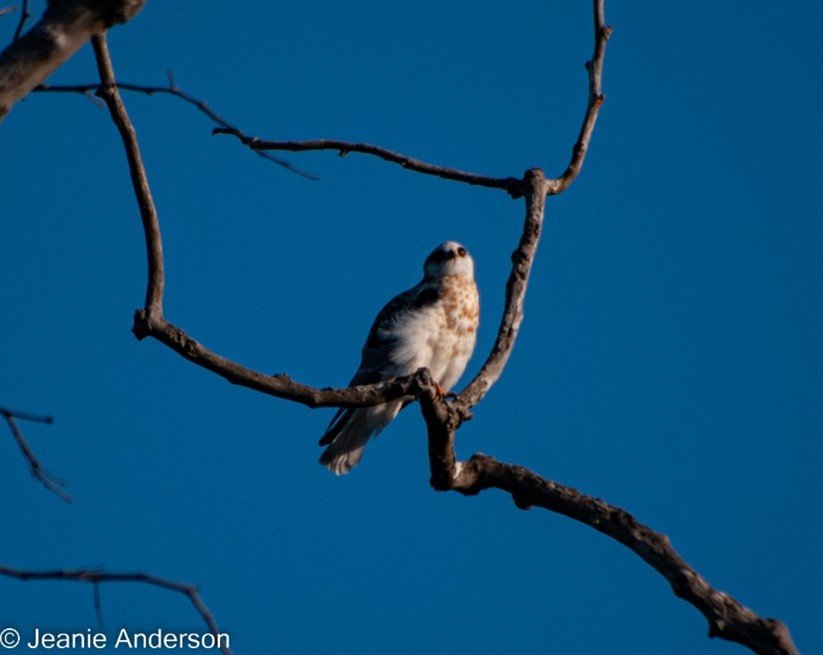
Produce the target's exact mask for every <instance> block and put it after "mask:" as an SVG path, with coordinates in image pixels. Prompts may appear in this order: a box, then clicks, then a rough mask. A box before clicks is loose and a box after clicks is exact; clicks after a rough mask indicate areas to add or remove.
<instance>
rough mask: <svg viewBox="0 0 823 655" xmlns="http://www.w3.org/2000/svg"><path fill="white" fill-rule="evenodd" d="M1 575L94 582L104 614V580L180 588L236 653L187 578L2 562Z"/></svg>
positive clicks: (228, 654) (228, 653)
mask: <svg viewBox="0 0 823 655" xmlns="http://www.w3.org/2000/svg"><path fill="white" fill-rule="evenodd" d="M0 575H4V576H6V577H9V578H14V579H16V580H21V581H29V580H65V581H69V582H87V583H90V584H92V585H94V588H95V611H96V612H97V614H98V618H99V616H100V609H99V596H98V595H97V587H98V586H99V585H100V584H102V583H104V582H137V583H141V584H147V585H151V586H154V587H160V588H161V589H168V590H170V591H176V592H177V593H180V594H183V595H184V596H186V597H187V598H188V599H189V601H190V602H191V604H192V605H193V606H194V608H195V609H196V610H197V612H198V613H199V614H200V616H202V617H203V621H205V623H206V625H207V626H208V628H209V632H210V633H211V634H212V635H214V637H215V639H218V642H217V643H219V644H220V650H221V651H222V652H223V654H224V655H232V650H231V648H230V647H228V646H225V645H223V644H222V641H220V640H219V635H220V634H221V632H220V630H219V628H218V627H217V621H216V620H215V618H214V614H212V613H211V610H209V608H208V606H207V605H206V604H205V603H204V602H203V599H202V598H201V597H200V591H199V589H198V588H197V587H195V586H194V585H191V584H187V583H185V582H175V581H174V580H167V579H165V578H160V577H158V576H156V575H151V574H150V573H107V572H104V571H94V570H89V569H58V570H54V571H24V570H21V569H13V568H10V567H8V566H3V565H0Z"/></svg>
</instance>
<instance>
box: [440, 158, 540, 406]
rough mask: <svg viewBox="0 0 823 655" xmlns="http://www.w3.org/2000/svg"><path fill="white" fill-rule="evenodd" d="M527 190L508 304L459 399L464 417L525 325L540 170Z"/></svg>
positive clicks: (537, 227) (537, 232)
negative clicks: (483, 358) (485, 353)
mask: <svg viewBox="0 0 823 655" xmlns="http://www.w3.org/2000/svg"><path fill="white" fill-rule="evenodd" d="M523 179H524V182H525V185H524V186H525V187H526V220H525V223H524V224H523V233H522V235H521V236H520V243H519V244H518V246H517V250H515V251H514V252H513V253H512V257H511V259H512V269H511V273H509V279H508V280H507V282H506V303H505V307H504V310H503V317H502V319H501V321H500V327H499V328H498V330H497V339H495V342H494V346H493V347H492V350H491V353H489V356H488V358H486V362H485V363H484V364H483V367H482V368H481V369H480V372H479V373H478V374H477V375H476V376H475V377H474V379H473V380H472V381H471V382H470V383H469V385H468V386H467V387H466V388H465V389H464V390H463V391H462V392H461V393H460V394H459V395H458V397H457V401H456V403H455V408H456V409H459V410H460V411H461V412H463V413H464V414H465V413H466V412H468V410H470V409H471V408H472V407H474V406H475V405H477V403H479V402H480V401H481V400H482V399H483V396H485V395H486V394H487V393H488V391H489V389H491V387H492V385H493V384H494V383H495V382H496V381H497V380H498V378H499V377H500V375H501V374H502V373H503V368H504V367H505V366H506V362H508V361H509V355H511V352H512V349H513V348H514V342H515V339H516V338H517V333H518V331H519V330H520V324H521V323H522V322H523V301H524V299H525V297H526V286H527V284H528V281H529V274H530V273H531V268H532V264H533V263H534V256H535V254H536V252H537V243H538V241H539V240H540V234H541V232H542V230H543V218H544V215H545V198H546V184H547V181H546V178H545V177H543V172H542V171H541V170H540V169H539V168H535V169H533V170H531V171H527V172H526V175H525V176H524V178H523Z"/></svg>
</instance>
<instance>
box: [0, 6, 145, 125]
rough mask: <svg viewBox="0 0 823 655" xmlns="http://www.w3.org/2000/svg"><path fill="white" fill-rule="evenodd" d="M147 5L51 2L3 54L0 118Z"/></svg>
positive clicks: (1, 58) (0, 54)
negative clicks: (98, 37)
mask: <svg viewBox="0 0 823 655" xmlns="http://www.w3.org/2000/svg"><path fill="white" fill-rule="evenodd" d="M144 2H145V0H62V1H61V2H50V3H49V4H48V7H47V9H46V11H45V13H44V14H43V18H42V19H41V20H40V21H39V22H38V23H37V24H36V25H35V26H34V27H33V28H32V29H31V30H30V31H29V32H28V33H26V34H25V35H23V36H21V37H20V38H15V40H14V41H13V42H12V44H11V45H10V46H8V47H7V48H6V49H5V50H3V52H2V53H0V118H3V116H5V115H6V114H8V113H9V111H11V108H12V107H13V106H14V104H15V103H16V102H17V101H18V100H20V99H21V98H24V97H25V96H26V95H28V93H29V92H30V91H31V90H32V89H33V88H34V87H36V86H37V85H38V84H40V83H41V82H42V81H43V80H44V79H46V77H48V76H49V75H50V74H51V73H52V71H54V70H55V69H56V68H57V67H59V66H60V65H61V64H63V63H64V62H65V61H66V60H67V59H69V57H71V56H72V55H73V54H74V53H75V52H77V50H78V49H80V47H81V46H82V45H83V44H84V43H86V41H88V40H89V38H91V35H92V34H95V33H96V32H101V31H103V30H106V29H108V28H109V27H111V26H112V25H115V24H116V23H123V22H125V21H127V20H130V19H131V18H132V17H133V16H134V15H135V14H137V12H139V11H140V9H142V8H143V4H144ZM24 14H25V12H24ZM21 19H22V17H21ZM23 22H24V21H23V20H21V23H20V24H19V25H18V28H19V29H22V25H23ZM19 29H18V31H19Z"/></svg>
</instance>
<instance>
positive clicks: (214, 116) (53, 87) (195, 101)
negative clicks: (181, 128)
mask: <svg viewBox="0 0 823 655" xmlns="http://www.w3.org/2000/svg"><path fill="white" fill-rule="evenodd" d="M168 77H169V84H168V86H147V85H144V84H131V83H128V82H115V86H116V87H117V88H118V89H120V90H122V91H132V92H134V93H142V94H145V95H148V96H154V95H170V96H173V97H175V98H180V100H182V101H183V102H185V103H187V104H189V105H191V106H193V107H195V108H196V109H197V110H198V111H200V112H202V113H203V114H205V115H206V116H208V117H209V118H210V119H211V120H212V121H213V122H214V123H216V124H217V125H219V126H220V127H221V128H226V129H229V130H234V129H237V128H235V127H234V126H233V125H232V124H231V123H229V122H228V121H227V120H226V119H225V118H223V117H222V116H220V114H218V113H217V112H216V111H214V110H213V109H212V108H211V107H209V105H208V104H206V102H205V101H203V100H200V99H199V98H196V97H194V96H193V95H191V94H190V93H188V92H186V91H183V89H181V88H180V87H178V86H177V84H176V83H175V81H174V75H173V74H172V72H171V71H169V72H168ZM99 86H100V85H99V84H41V85H40V86H38V87H37V88H35V89H34V90H35V91H38V92H41V93H80V94H84V95H88V94H89V93H91V92H94V91H97V89H98V87H99ZM257 155H259V156H260V157H262V158H263V159H266V160H268V161H270V162H272V163H274V164H277V165H278V166H282V167H283V168H285V169H286V170H288V171H291V172H292V173H295V174H297V175H300V176H301V177H305V178H307V179H309V180H318V179H320V178H318V177H317V175H314V174H313V173H309V172H308V171H305V170H303V169H302V168H299V167H297V166H295V165H294V164H292V163H291V162H288V161H286V160H285V159H281V158H280V157H276V156H274V155H273V154H271V153H270V152H263V151H257Z"/></svg>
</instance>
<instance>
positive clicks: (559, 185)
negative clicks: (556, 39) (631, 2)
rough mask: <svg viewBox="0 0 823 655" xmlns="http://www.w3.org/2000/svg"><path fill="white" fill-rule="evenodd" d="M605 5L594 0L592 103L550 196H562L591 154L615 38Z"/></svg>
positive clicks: (589, 64) (550, 187)
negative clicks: (605, 62)
mask: <svg viewBox="0 0 823 655" xmlns="http://www.w3.org/2000/svg"><path fill="white" fill-rule="evenodd" d="M604 2H605V0H593V3H594V54H593V55H592V58H591V60H589V61H587V62H586V70H587V71H588V74H589V101H588V105H587V106H586V114H585V116H584V117H583V125H581V127H580V134H579V136H578V137H577V142H576V143H575V144H574V147H573V148H572V158H571V161H570V162H569V165H568V167H567V168H566V170H565V172H564V173H563V175H561V176H560V177H559V178H557V179H556V180H550V181H549V183H548V187H547V192H548V193H549V194H551V195H557V194H558V193H563V191H565V190H566V189H568V188H569V187H570V186H571V183H572V182H574V180H575V179H576V178H577V176H578V175H579V174H580V170H581V169H582V168H583V162H584V161H585V160H586V153H587V152H588V150H589V142H590V141H591V136H592V132H594V125H595V123H596V122H597V115H598V114H599V113H600V106H601V105H602V104H603V101H604V100H605V99H606V96H605V94H604V93H603V59H604V58H605V56H606V43H607V42H608V40H609V37H610V36H611V34H612V28H611V27H609V26H607V25H606V10H605V7H604Z"/></svg>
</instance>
